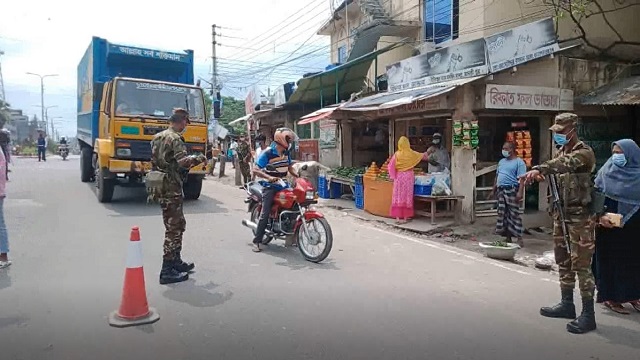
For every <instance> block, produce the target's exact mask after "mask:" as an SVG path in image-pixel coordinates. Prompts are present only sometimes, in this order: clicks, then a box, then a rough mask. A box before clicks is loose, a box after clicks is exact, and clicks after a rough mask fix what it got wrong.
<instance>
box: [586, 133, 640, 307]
mask: <svg viewBox="0 0 640 360" xmlns="http://www.w3.org/2000/svg"><path fill="white" fill-rule="evenodd" d="M595 184H596V188H598V190H599V191H600V192H602V193H603V194H604V195H605V211H606V212H607V213H610V214H619V215H621V216H622V221H621V223H620V226H619V227H618V226H616V225H615V224H614V223H615V221H614V219H613V217H612V216H608V215H606V214H605V215H603V216H602V217H600V219H599V225H600V226H599V227H598V228H597V229H596V251H595V254H594V257H593V262H592V267H593V273H594V275H595V279H596V287H597V290H598V294H597V298H596V301H597V302H598V303H604V305H605V306H606V307H607V308H609V309H611V310H613V311H615V312H617V313H620V314H628V313H629V311H628V310H627V309H626V308H625V307H624V306H623V305H622V304H624V303H630V304H631V306H632V307H633V308H634V309H635V310H637V311H638V312H640V241H638V233H640V212H639V211H638V210H640V147H638V145H637V144H636V143H635V142H634V141H633V140H631V139H623V140H619V141H616V142H614V143H613V145H612V155H611V158H609V160H608V161H607V162H606V163H605V164H604V166H603V167H602V169H600V171H599V172H598V175H597V176H596V180H595Z"/></svg>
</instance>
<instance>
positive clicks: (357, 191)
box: [353, 184, 364, 197]
mask: <svg viewBox="0 0 640 360" xmlns="http://www.w3.org/2000/svg"><path fill="white" fill-rule="evenodd" d="M353 191H354V193H353V196H354V197H363V196H364V185H363V184H356V186H354V187H353Z"/></svg>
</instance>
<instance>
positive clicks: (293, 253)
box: [248, 240, 340, 270]
mask: <svg viewBox="0 0 640 360" xmlns="http://www.w3.org/2000/svg"><path fill="white" fill-rule="evenodd" d="M274 241H276V244H274V243H271V244H269V245H267V246H264V247H263V249H264V250H263V251H262V253H261V254H264V255H270V256H275V257H278V258H280V259H282V260H284V261H281V262H276V263H275V264H276V265H280V266H286V267H288V268H290V269H291V270H340V268H339V267H337V266H336V264H335V262H334V261H333V260H331V259H330V258H329V259H327V260H325V261H323V262H321V263H319V264H315V263H312V262H310V261H307V260H305V259H304V257H302V254H300V250H298V247H284V246H281V245H280V244H278V243H277V240H274ZM248 246H251V244H248Z"/></svg>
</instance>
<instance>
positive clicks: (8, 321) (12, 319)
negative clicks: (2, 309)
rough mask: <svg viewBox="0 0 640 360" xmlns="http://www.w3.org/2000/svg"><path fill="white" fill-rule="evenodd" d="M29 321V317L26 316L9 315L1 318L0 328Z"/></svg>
mask: <svg viewBox="0 0 640 360" xmlns="http://www.w3.org/2000/svg"><path fill="white" fill-rule="evenodd" d="M27 321H29V318H28V317H26V316H22V315H18V316H9V317H1V318H0V329H2V328H6V327H9V326H11V325H18V326H19V325H21V324H25V323H26V322H27Z"/></svg>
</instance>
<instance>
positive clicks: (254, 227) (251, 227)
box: [242, 219, 271, 236]
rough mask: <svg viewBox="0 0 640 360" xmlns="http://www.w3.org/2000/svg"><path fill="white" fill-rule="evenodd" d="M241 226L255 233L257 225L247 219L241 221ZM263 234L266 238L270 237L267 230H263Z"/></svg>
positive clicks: (269, 232)
mask: <svg viewBox="0 0 640 360" xmlns="http://www.w3.org/2000/svg"><path fill="white" fill-rule="evenodd" d="M242 225H244V226H246V227H248V228H249V229H251V230H253V231H257V230H258V224H256V223H254V222H253V221H251V220H247V219H244V220H242ZM264 234H265V235H267V236H271V231H270V230H268V229H267V230H265V232H264Z"/></svg>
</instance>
